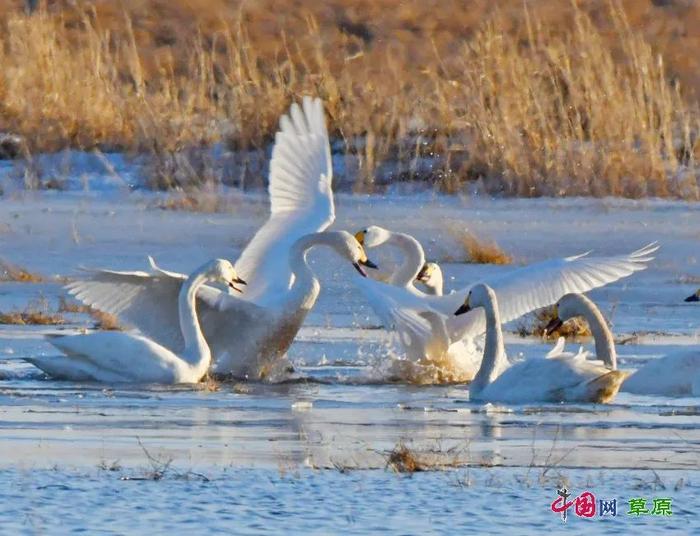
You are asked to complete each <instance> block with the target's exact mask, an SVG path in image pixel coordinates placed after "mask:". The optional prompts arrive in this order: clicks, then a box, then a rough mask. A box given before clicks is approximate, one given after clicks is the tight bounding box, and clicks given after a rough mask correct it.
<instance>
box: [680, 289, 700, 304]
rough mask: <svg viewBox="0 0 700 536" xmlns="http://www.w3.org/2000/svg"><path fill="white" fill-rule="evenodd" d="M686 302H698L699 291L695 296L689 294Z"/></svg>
mask: <svg viewBox="0 0 700 536" xmlns="http://www.w3.org/2000/svg"><path fill="white" fill-rule="evenodd" d="M683 301H687V302H700V290H698V291H697V292H696V293H695V294H691V295H690V296H688V297H687V298H686V299H685V300H683Z"/></svg>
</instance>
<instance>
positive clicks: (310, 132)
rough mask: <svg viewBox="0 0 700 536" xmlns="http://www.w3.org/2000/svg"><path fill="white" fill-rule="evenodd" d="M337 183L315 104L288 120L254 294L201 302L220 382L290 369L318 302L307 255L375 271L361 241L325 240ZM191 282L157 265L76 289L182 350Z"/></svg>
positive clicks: (254, 260) (206, 294) (243, 263)
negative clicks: (177, 323) (178, 317)
mask: <svg viewBox="0 0 700 536" xmlns="http://www.w3.org/2000/svg"><path fill="white" fill-rule="evenodd" d="M331 182H332V162H331V154H330V145H329V142H328V133H327V130H326V124H325V118H324V112H323V106H322V104H321V101H320V100H319V99H311V98H308V97H307V98H304V99H303V102H302V106H298V105H297V104H293V105H292V106H291V108H290V111H289V114H288V115H284V116H282V118H281V119H280V130H279V132H277V134H276V136H275V145H274V148H273V151H272V159H271V161H270V175H269V194H270V217H269V219H268V221H267V222H266V223H265V224H264V225H263V226H262V227H261V228H260V229H259V230H258V231H257V233H256V234H255V236H254V237H253V239H252V240H251V241H250V242H249V244H248V245H247V247H246V248H245V249H244V251H243V253H242V254H241V256H240V257H239V259H238V261H237V262H236V265H235V268H236V271H237V272H238V273H239V274H240V275H241V277H243V278H244V279H245V280H246V281H248V286H247V288H246V293H245V294H244V295H243V296H241V297H234V296H230V295H229V294H227V293H226V292H221V291H219V290H217V289H214V288H212V287H210V286H204V287H202V288H201V289H200V290H199V292H198V294H197V296H198V299H199V307H200V319H201V323H202V329H203V331H204V333H205V336H206V337H207V340H208V341H209V344H210V346H211V350H212V353H213V360H214V364H213V371H214V372H215V373H219V374H227V375H232V376H235V377H247V378H253V379H260V378H266V377H269V376H270V375H271V374H274V372H275V371H276V370H277V368H278V367H280V366H283V365H284V360H282V359H281V357H282V356H283V355H284V353H285V352H286V351H287V349H288V348H289V345H290V344H291V343H292V341H293V340H294V337H295V336H296V333H297V332H298V330H299V327H300V326H301V324H302V323H303V321H304V319H305V317H306V314H307V313H308V311H309V310H310V309H311V308H312V307H313V305H314V303H315V301H316V298H317V296H318V292H319V283H318V280H317V279H316V278H315V277H314V276H313V274H312V273H311V271H310V270H309V267H308V265H307V264H306V252H307V251H308V249H310V248H311V247H313V246H314V245H324V244H325V245H329V246H331V247H334V248H335V249H336V250H338V251H341V254H342V255H344V256H345V257H346V258H348V259H350V260H351V261H352V262H353V263H355V264H358V265H359V263H360V262H361V261H363V260H364V261H365V262H368V261H367V258H366V256H365V254H364V250H363V249H362V247H361V246H360V245H359V244H358V243H357V241H356V240H355V239H354V238H353V237H352V235H349V234H348V233H344V234H342V235H341V234H338V233H329V234H324V233H322V231H324V230H325V229H326V228H327V227H328V226H329V225H330V224H331V223H332V222H333V220H334V219H335V208H334V203H333V191H332V187H331ZM185 279H186V278H185V276H184V275H182V274H178V273H174V272H167V271H165V270H161V269H159V268H158V267H156V266H155V265H152V266H151V271H150V272H115V271H109V270H100V271H95V272H93V273H92V276H91V277H90V278H88V279H85V280H82V281H76V282H74V283H71V284H70V285H68V287H67V289H68V291H69V292H70V293H71V294H73V295H74V296H75V297H76V298H78V299H79V300H81V301H82V302H83V303H86V304H88V305H91V306H93V307H95V308H97V309H100V310H103V311H106V312H109V313H111V314H114V315H115V316H117V317H118V318H119V319H120V320H122V321H123V322H125V323H127V324H131V325H133V326H134V327H136V328H138V330H139V331H140V332H141V333H142V334H144V335H145V336H147V337H149V338H151V339H153V340H156V341H168V340H172V338H173V337H175V338H176V340H178V341H179V342H180V343H181V342H182V341H181V340H180V339H179V335H178V334H177V333H176V332H174V331H173V329H172V320H173V316H174V311H175V307H174V305H175V299H176V297H177V294H178V292H179V289H180V287H181V285H182V283H183V281H184V280H185Z"/></svg>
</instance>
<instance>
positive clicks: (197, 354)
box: [178, 270, 211, 375]
mask: <svg viewBox="0 0 700 536" xmlns="http://www.w3.org/2000/svg"><path fill="white" fill-rule="evenodd" d="M206 280H207V276H206V275H205V274H204V273H203V270H202V271H198V272H195V273H194V274H192V275H191V276H190V277H189V278H188V279H187V281H185V282H184V283H183V285H182V287H181V288H180V295H179V299H178V312H179V316H180V330H181V331H182V337H183V338H184V339H185V349H184V351H183V358H184V359H185V360H186V361H187V362H188V363H189V364H190V365H192V366H193V367H195V368H196V369H203V370H202V375H204V373H205V372H206V371H207V369H208V368H209V364H210V363H211V352H210V350H209V345H208V344H207V341H206V339H205V338H204V334H203V333H202V329H201V327H200V325H199V319H198V318H197V310H196V297H197V290H198V289H199V287H201V286H202V285H203V284H204V283H205V282H206Z"/></svg>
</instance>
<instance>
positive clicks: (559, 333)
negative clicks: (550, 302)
mask: <svg viewBox="0 0 700 536" xmlns="http://www.w3.org/2000/svg"><path fill="white" fill-rule="evenodd" d="M554 317H555V314H554V307H545V308H544V309H540V310H539V311H536V312H535V313H534V318H533V319H532V320H531V321H530V322H528V321H527V320H525V321H522V322H521V323H520V324H519V325H518V328H517V330H518V334H519V335H520V336H521V337H529V336H533V335H534V336H536V337H545V338H546V339H547V340H550V341H556V340H557V339H558V338H559V337H564V338H565V339H566V340H579V339H582V338H587V337H591V330H590V328H589V327H588V323H587V322H586V321H585V320H583V319H582V318H580V317H576V318H572V319H570V320H567V321H566V322H564V323H563V324H562V325H561V327H559V328H558V329H556V330H554V331H552V332H546V333H545V328H546V327H547V324H549V322H550V321H552V320H553V319H554Z"/></svg>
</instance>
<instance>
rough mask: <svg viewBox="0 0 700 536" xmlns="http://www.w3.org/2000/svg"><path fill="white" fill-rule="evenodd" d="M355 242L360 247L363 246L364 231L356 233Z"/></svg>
mask: <svg viewBox="0 0 700 536" xmlns="http://www.w3.org/2000/svg"><path fill="white" fill-rule="evenodd" d="M355 240H357V241H358V242H359V243H360V245H361V246H364V245H365V231H358V232H357V233H355Z"/></svg>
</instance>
